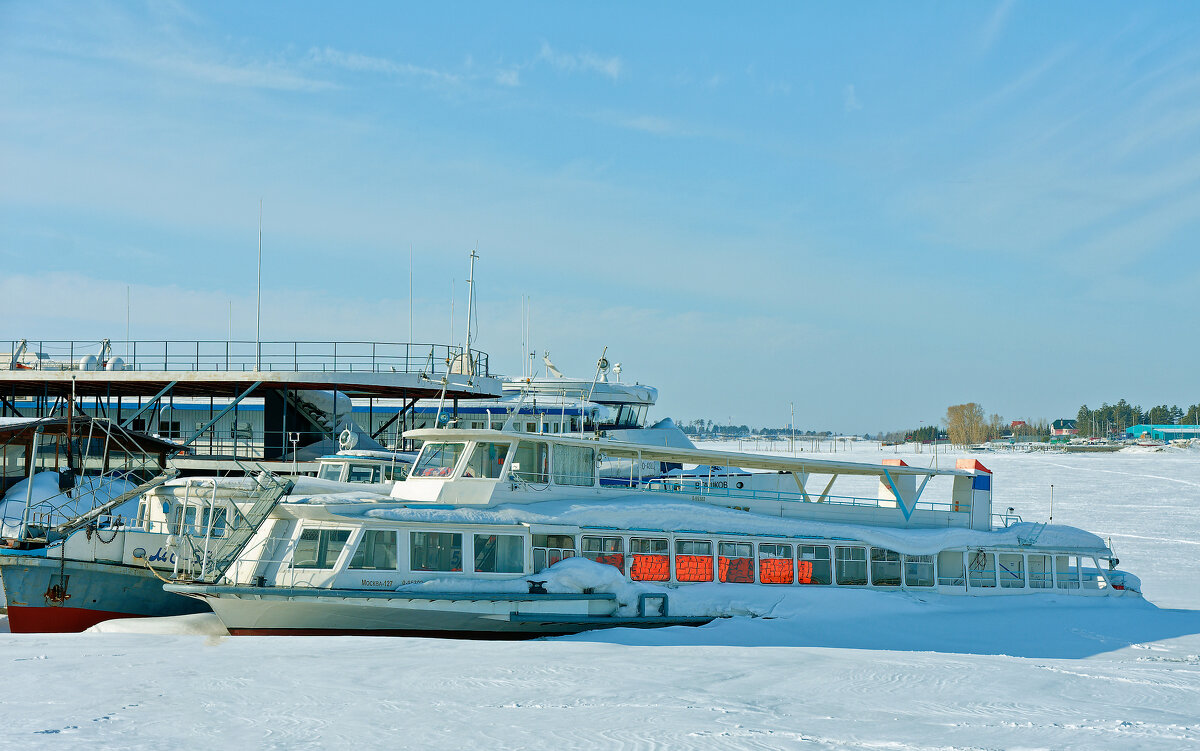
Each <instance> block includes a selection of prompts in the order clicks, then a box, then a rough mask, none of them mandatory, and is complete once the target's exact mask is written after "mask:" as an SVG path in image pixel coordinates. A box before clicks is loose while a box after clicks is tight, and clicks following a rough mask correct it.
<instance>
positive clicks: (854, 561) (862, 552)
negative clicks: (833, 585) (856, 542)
mask: <svg viewBox="0 0 1200 751" xmlns="http://www.w3.org/2000/svg"><path fill="white" fill-rule="evenodd" d="M833 559H834V564H835V565H834V571H835V572H836V573H837V583H838V584H851V585H862V584H866V583H867V549H866V548H860V547H857V546H855V547H849V546H845V545H839V546H837V547H836V548H834V558H833Z"/></svg>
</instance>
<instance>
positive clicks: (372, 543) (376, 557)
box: [350, 529, 396, 571]
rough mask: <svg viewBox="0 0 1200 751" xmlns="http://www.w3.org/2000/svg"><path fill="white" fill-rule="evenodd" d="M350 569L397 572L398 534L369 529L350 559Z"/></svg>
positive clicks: (364, 533) (390, 531)
mask: <svg viewBox="0 0 1200 751" xmlns="http://www.w3.org/2000/svg"><path fill="white" fill-rule="evenodd" d="M350 568H352V569H362V570H381V571H395V570H396V533H395V531H392V530H383V529H368V530H367V531H366V532H363V537H362V541H361V542H359V543H358V549H357V550H355V551H354V557H353V558H351V559H350Z"/></svg>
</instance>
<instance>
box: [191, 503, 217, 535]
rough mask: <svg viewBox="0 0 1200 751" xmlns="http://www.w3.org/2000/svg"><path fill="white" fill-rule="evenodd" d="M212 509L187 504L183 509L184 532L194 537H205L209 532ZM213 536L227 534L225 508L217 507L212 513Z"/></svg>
mask: <svg viewBox="0 0 1200 751" xmlns="http://www.w3.org/2000/svg"><path fill="white" fill-rule="evenodd" d="M209 513H210V510H209V509H208V508H207V507H205V508H198V507H196V506H187V507H185V508H184V509H183V534H185V535H190V536H192V537H204V536H206V535H207V534H208V521H209ZM212 536H213V537H224V536H225V508H224V507H223V506H222V507H221V508H218V509H216V512H215V513H213V514H212Z"/></svg>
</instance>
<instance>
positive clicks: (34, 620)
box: [8, 605, 138, 634]
mask: <svg viewBox="0 0 1200 751" xmlns="http://www.w3.org/2000/svg"><path fill="white" fill-rule="evenodd" d="M137 617H138V615H137V614H136V613H115V612H113V611H111V610H88V609H86V608H34V607H29V606H22V605H9V606H8V628H9V630H10V631H12V632H13V633H14V634H70V633H78V632H80V631H83V630H85V629H88V628H91V627H92V626H95V625H96V624H97V623H100V622H101V621H111V620H112V619H113V618H137Z"/></svg>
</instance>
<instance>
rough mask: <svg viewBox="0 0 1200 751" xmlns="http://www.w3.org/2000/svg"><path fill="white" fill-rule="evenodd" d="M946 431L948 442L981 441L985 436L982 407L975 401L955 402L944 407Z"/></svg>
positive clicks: (968, 442) (985, 425) (965, 444)
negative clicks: (948, 437) (950, 405)
mask: <svg viewBox="0 0 1200 751" xmlns="http://www.w3.org/2000/svg"><path fill="white" fill-rule="evenodd" d="M946 432H947V433H948V434H949V436H950V442H951V443H954V444H957V445H959V446H967V445H969V444H972V443H982V442H983V441H984V440H986V437H987V423H986V422H985V420H984V415H983V407H981V406H979V405H978V404H976V403H975V402H967V403H966V404H955V405H954V406H952V407H948V408H947V409H946Z"/></svg>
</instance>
